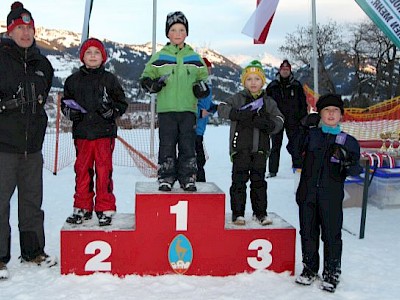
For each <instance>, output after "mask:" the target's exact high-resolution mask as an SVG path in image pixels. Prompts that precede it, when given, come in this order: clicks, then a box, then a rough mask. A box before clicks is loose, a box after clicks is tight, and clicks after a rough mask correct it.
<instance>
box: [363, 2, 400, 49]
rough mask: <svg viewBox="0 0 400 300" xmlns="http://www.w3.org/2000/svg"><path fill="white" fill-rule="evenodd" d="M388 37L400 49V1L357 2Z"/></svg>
mask: <svg viewBox="0 0 400 300" xmlns="http://www.w3.org/2000/svg"><path fill="white" fill-rule="evenodd" d="M355 1H356V2H357V4H358V5H359V6H360V7H361V8H362V10H363V11H364V12H365V13H366V14H367V15H368V17H369V18H370V19H371V20H372V21H373V22H374V23H375V25H376V26H378V27H379V29H380V30H382V31H383V32H384V33H385V34H386V36H387V37H388V38H389V39H390V40H391V41H392V42H393V43H394V44H395V45H396V46H397V47H400V0H355Z"/></svg>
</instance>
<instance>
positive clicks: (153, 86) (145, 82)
mask: <svg viewBox="0 0 400 300" xmlns="http://www.w3.org/2000/svg"><path fill="white" fill-rule="evenodd" d="M140 84H141V86H142V87H143V88H144V89H145V90H146V91H148V92H149V93H151V94H153V93H158V92H159V91H161V90H162V88H163V87H164V86H166V83H165V80H161V78H156V79H151V78H150V77H145V78H143V79H142V80H141V81H140Z"/></svg>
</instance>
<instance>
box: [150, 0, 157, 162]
mask: <svg viewBox="0 0 400 300" xmlns="http://www.w3.org/2000/svg"><path fill="white" fill-rule="evenodd" d="M156 29H157V0H153V34H152V42H151V53H152V54H154V53H155V52H156V50H157V49H156V48H157V41H156V39H157V35H156ZM150 113H151V118H150V157H154V139H155V123H156V121H155V117H156V94H150Z"/></svg>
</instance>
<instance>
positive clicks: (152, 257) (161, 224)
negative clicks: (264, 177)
mask: <svg viewBox="0 0 400 300" xmlns="http://www.w3.org/2000/svg"><path fill="white" fill-rule="evenodd" d="M197 189H198V191H197V192H195V193H188V192H184V191H183V190H182V189H180V188H174V189H173V190H172V192H160V191H158V185H157V184H156V183H155V182H154V183H149V182H140V183H137V184H136V204H135V206H136V210H135V214H116V215H115V217H114V219H113V224H112V225H111V226H107V227H99V226H98V225H97V224H98V223H97V219H96V218H95V217H94V218H93V219H92V220H90V221H88V222H86V223H84V224H82V225H70V224H67V223H65V225H64V226H63V228H62V229H61V273H62V274H70V273H74V274H77V275H88V274H92V273H94V272H108V273H112V274H115V275H118V276H125V275H129V274H139V275H161V274H170V273H179V274H187V275H214V276H226V275H233V274H237V273H242V272H253V271H255V270H259V269H268V270H272V271H275V272H278V273H280V272H285V271H289V272H290V273H291V274H292V275H293V274H294V264H295V240H296V230H295V228H293V227H292V226H291V225H290V224H288V223H287V222H286V221H285V220H283V219H282V218H280V217H279V216H278V215H276V214H274V213H269V216H270V217H271V218H272V219H273V224H272V225H269V226H261V225H259V224H258V223H257V222H255V221H251V220H246V222H247V224H246V226H235V225H233V224H232V223H231V222H230V218H231V214H230V213H229V214H226V215H225V195H224V193H223V192H222V191H221V190H220V189H219V188H218V187H217V186H216V185H215V184H213V183H197Z"/></svg>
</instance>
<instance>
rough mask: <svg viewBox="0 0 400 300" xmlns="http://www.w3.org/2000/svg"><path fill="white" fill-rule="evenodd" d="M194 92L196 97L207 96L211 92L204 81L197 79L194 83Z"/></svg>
mask: <svg viewBox="0 0 400 300" xmlns="http://www.w3.org/2000/svg"><path fill="white" fill-rule="evenodd" d="M193 94H194V96H195V97H196V98H205V97H207V96H208V95H209V94H210V88H209V87H208V85H207V83H205V82H204V81H197V82H195V83H194V84H193Z"/></svg>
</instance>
